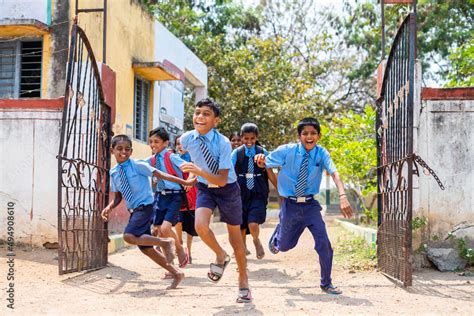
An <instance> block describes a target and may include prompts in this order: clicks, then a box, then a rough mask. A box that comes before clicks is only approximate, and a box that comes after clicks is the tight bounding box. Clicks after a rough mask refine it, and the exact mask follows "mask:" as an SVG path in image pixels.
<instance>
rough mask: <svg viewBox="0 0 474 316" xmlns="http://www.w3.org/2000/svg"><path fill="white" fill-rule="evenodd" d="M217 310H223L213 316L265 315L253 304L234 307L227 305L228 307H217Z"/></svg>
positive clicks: (240, 304) (235, 305) (236, 304)
mask: <svg viewBox="0 0 474 316" xmlns="http://www.w3.org/2000/svg"><path fill="white" fill-rule="evenodd" d="M216 308H218V309H221V310H220V311H218V312H217V313H214V314H212V315H215V316H223V315H231V314H232V315H235V314H237V315H238V314H243V315H263V312H262V311H260V310H258V309H257V308H256V307H255V305H254V304H252V303H246V304H242V303H235V304H234V305H227V306H217V307H216Z"/></svg>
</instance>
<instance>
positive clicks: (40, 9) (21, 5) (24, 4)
mask: <svg viewBox="0 0 474 316" xmlns="http://www.w3.org/2000/svg"><path fill="white" fill-rule="evenodd" d="M2 19H36V20H38V21H40V22H43V23H44V24H47V23H48V0H0V20H2Z"/></svg>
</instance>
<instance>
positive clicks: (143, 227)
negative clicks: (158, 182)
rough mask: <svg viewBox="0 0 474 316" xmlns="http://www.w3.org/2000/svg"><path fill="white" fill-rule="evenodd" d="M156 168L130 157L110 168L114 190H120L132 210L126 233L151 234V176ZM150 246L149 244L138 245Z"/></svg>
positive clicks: (138, 235) (136, 234)
mask: <svg viewBox="0 0 474 316" xmlns="http://www.w3.org/2000/svg"><path fill="white" fill-rule="evenodd" d="M155 170H156V169H155V168H153V167H152V166H150V165H149V164H147V163H146V162H144V161H137V160H133V159H128V160H127V161H125V162H123V163H121V164H117V165H116V166H115V167H113V168H112V169H110V183H111V189H112V192H120V193H121V194H122V197H123V198H124V200H125V204H126V206H127V208H128V210H129V211H130V213H131V214H130V218H129V220H128V224H127V226H126V227H125V230H124V234H132V235H134V236H137V237H140V236H142V235H151V231H150V224H151V221H152V218H153V192H152V190H151V188H150V177H151V176H152V175H153V172H154V171H155ZM138 247H139V248H141V249H143V248H150V247H149V246H138Z"/></svg>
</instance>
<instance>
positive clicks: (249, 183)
mask: <svg viewBox="0 0 474 316" xmlns="http://www.w3.org/2000/svg"><path fill="white" fill-rule="evenodd" d="M253 173H254V165H253V155H252V153H250V156H249V162H248V168H247V176H250V175H252V176H251V177H248V178H247V188H248V189H249V190H252V189H253V187H254V185H255V183H254V179H253Z"/></svg>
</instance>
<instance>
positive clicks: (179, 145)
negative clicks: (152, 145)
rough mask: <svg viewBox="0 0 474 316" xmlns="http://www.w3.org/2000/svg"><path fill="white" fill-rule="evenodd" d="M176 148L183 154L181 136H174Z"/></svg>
mask: <svg viewBox="0 0 474 316" xmlns="http://www.w3.org/2000/svg"><path fill="white" fill-rule="evenodd" d="M175 144H176V150H177V151H178V152H179V153H180V154H181V155H183V154H184V153H185V151H184V150H183V146H181V138H176V143H175Z"/></svg>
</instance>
